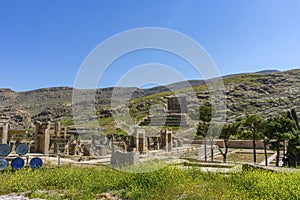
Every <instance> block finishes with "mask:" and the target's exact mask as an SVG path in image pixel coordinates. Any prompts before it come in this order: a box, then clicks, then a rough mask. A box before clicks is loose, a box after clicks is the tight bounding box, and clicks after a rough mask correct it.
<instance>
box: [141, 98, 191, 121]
mask: <svg viewBox="0 0 300 200" xmlns="http://www.w3.org/2000/svg"><path fill="white" fill-rule="evenodd" d="M159 109H161V108H159ZM157 113H160V114H154V115H151V114H150V115H149V116H148V117H147V118H145V119H144V120H143V121H142V122H141V123H140V126H149V125H151V126H182V127H187V126H188V124H187V119H186V118H187V117H188V116H187V113H188V108H187V103H186V97H185V96H179V97H177V96H168V97H167V102H166V104H165V106H164V110H163V113H164V114H161V113H162V111H161V110H159V111H158V112H157ZM162 123H163V124H162Z"/></svg>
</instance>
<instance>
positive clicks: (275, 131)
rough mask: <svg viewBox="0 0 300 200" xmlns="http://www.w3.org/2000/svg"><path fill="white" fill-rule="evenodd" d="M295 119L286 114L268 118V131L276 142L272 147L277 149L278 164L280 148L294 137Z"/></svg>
mask: <svg viewBox="0 0 300 200" xmlns="http://www.w3.org/2000/svg"><path fill="white" fill-rule="evenodd" d="M295 127H296V124H295V121H294V120H292V119H290V118H288V117H285V116H275V117H273V118H270V119H268V122H267V126H266V129H267V130H266V131H268V132H269V133H270V134H271V136H272V139H274V140H275V142H274V143H273V144H272V147H273V148H274V149H275V150H276V166H279V158H280V149H281V148H282V147H283V143H285V141H286V140H291V139H293V138H294V136H295V135H294V134H295Z"/></svg>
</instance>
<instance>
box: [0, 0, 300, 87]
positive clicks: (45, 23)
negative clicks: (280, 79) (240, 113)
mask: <svg viewBox="0 0 300 200" xmlns="http://www.w3.org/2000/svg"><path fill="white" fill-rule="evenodd" d="M149 26H150V27H163V28H170V29H174V30H177V31H180V32H182V33H184V34H186V35H188V36H190V37H192V38H193V39H195V40H196V41H197V42H198V43H200V44H201V45H202V46H203V47H204V48H205V49H206V50H207V52H208V53H209V54H210V56H211V57H212V58H213V60H214V61H215V63H216V64H217V66H218V68H219V71H220V73H221V74H222V75H226V74H231V73H240V72H253V71H259V70H263V69H277V70H287V69H293V68H300V1H299V0H289V1H284V0H281V1H279V0H252V1H247V0H235V1H233V0H232V1H219V0H209V1H204V0H203V1H201V0H194V1H189V0H178V1H176V0H151V1H143V0H142V1H141V0H135V1H133V0H119V1H113V0H107V1H105V0H98V1H93V0H89V1H84V0H82V1H76V0H43V1H38V0H34V1H33V0H26V1H23V0H0V67H1V78H0V88H3V87H5V88H12V89H13V90H16V91H24V90H31V89H37V88H42V87H52V86H73V83H74V80H75V77H76V73H77V71H78V69H79V67H80V65H81V63H82V62H83V60H84V59H85V57H86V56H87V55H88V53H89V52H90V51H91V50H92V49H93V48H94V47H96V46H97V45H98V44H99V43H100V42H102V41H103V40H105V39H107V38H108V37H110V36H112V35H114V34H116V33H119V32H121V31H125V30H128V29H132V28H138V27H149ZM137 54H139V53H138V52H137ZM158 54H159V53H157V52H155V51H153V52H151V51H149V52H148V53H147V52H146V53H145V52H144V53H143V56H140V55H139V56H133V57H132V56H130V55H128V58H127V59H126V60H124V62H123V63H122V62H121V61H122V59H120V60H119V61H118V62H116V63H118V64H120V65H128V67H129V68H130V67H131V66H135V65H136V64H143V63H147V62H154V61H155V62H157V63H160V59H162V60H163V59H165V58H162V57H164V55H158ZM141 57H142V58H141ZM139 58H140V60H138V59H139ZM137 60H138V61H137ZM161 62H162V63H164V61H161ZM180 62H183V61H178V59H177V58H172V61H170V63H167V64H170V65H172V64H174V65H175V64H176V63H177V64H178V63H180ZM183 71H185V72H186V78H188V79H192V78H195V77H194V76H193V73H192V72H190V74H189V72H188V70H183ZM120 75H121V74H120ZM108 77H109V75H108ZM113 82H114V80H113V79H112V80H110V79H109V78H108V79H105V80H104V83H103V86H109V85H111V84H113Z"/></svg>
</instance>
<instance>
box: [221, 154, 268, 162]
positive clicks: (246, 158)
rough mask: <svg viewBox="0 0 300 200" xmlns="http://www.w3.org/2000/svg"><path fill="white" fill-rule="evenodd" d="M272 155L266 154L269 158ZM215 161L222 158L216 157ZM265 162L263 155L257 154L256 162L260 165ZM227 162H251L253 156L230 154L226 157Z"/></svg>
mask: <svg viewBox="0 0 300 200" xmlns="http://www.w3.org/2000/svg"><path fill="white" fill-rule="evenodd" d="M271 155H273V154H268V157H270V156H271ZM215 160H223V156H219V157H216V158H215ZM264 160H265V154H262V153H257V154H256V162H257V163H261V162H263V161H264ZM227 161H228V162H247V163H252V162H253V154H252V153H238V152H237V153H231V154H228V155H227Z"/></svg>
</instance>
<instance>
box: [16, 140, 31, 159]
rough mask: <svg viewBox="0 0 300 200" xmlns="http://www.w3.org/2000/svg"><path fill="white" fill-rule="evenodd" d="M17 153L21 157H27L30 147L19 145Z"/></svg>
mask: <svg viewBox="0 0 300 200" xmlns="http://www.w3.org/2000/svg"><path fill="white" fill-rule="evenodd" d="M16 153H17V154H19V155H21V156H22V155H25V154H26V153H28V146H27V145H26V144H22V143H21V144H18V146H17V147H16Z"/></svg>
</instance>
